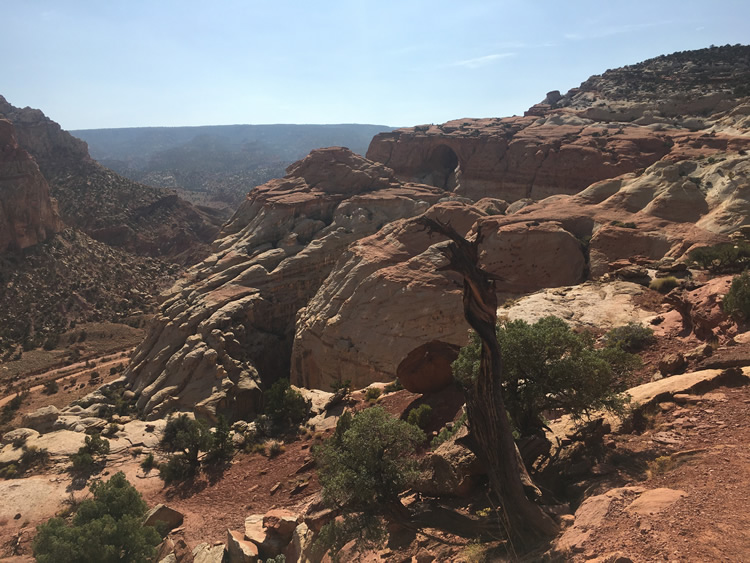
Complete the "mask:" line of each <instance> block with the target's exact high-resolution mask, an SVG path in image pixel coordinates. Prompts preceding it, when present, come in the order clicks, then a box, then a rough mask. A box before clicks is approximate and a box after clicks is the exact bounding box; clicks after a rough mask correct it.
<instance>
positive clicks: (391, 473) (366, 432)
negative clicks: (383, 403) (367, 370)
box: [314, 407, 425, 551]
mask: <svg viewBox="0 0 750 563" xmlns="http://www.w3.org/2000/svg"><path fill="white" fill-rule="evenodd" d="M424 439H425V436H424V433H423V432H422V431H421V430H420V429H419V428H417V427H416V426H414V425H412V424H408V423H407V422H404V421H403V420H398V419H396V418H394V417H393V416H391V415H390V414H388V413H387V412H386V411H384V410H383V409H382V408H380V407H372V408H368V409H365V410H363V411H360V412H358V413H357V414H356V415H352V414H351V413H350V412H348V411H346V412H344V414H343V415H342V416H341V417H340V418H339V421H338V424H337V425H336V431H335V432H334V434H333V436H331V438H329V439H328V440H327V441H326V442H325V443H324V444H323V445H321V446H320V447H318V448H316V449H315V451H314V454H315V459H316V461H317V464H318V475H319V478H320V483H321V485H322V487H323V498H324V499H325V500H326V501H327V502H328V503H329V504H331V505H333V506H336V507H338V508H340V509H341V510H342V514H343V515H344V518H343V521H341V522H337V523H332V524H329V525H327V527H326V528H325V531H324V532H321V535H322V539H321V543H323V544H324V545H326V547H328V548H330V549H332V550H333V551H336V550H337V549H338V548H339V547H340V546H342V545H343V544H344V543H346V541H349V540H350V539H354V538H356V539H358V541H360V542H365V543H369V542H375V541H379V539H381V538H382V537H383V535H382V527H381V526H380V519H379V516H380V514H382V513H383V511H387V510H389V508H392V507H393V506H394V505H398V504H400V502H399V499H398V495H399V494H400V493H401V492H402V491H403V490H404V489H405V488H406V487H407V486H409V485H410V484H411V483H412V482H413V481H414V479H416V477H417V475H418V470H417V462H416V460H415V458H414V453H415V451H416V448H417V446H418V445H419V444H421V443H423V442H424Z"/></svg>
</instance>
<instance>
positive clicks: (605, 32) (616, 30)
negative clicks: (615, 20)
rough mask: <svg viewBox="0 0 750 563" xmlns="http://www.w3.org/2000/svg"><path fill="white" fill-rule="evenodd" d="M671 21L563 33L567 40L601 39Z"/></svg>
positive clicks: (670, 22)
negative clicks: (587, 31) (586, 31)
mask: <svg viewBox="0 0 750 563" xmlns="http://www.w3.org/2000/svg"><path fill="white" fill-rule="evenodd" d="M673 23H674V22H672V21H662V22H646V23H635V24H627V25H618V26H612V27H605V28H603V29H601V30H599V31H594V32H593V33H587V34H581V33H566V34H565V35H563V37H564V38H565V39H567V40H568V41H582V40H584V39H601V38H603V37H611V36H613V35H622V34H623V33H631V32H633V31H639V30H641V29H648V28H651V27H662V26H666V25H672V24H673Z"/></svg>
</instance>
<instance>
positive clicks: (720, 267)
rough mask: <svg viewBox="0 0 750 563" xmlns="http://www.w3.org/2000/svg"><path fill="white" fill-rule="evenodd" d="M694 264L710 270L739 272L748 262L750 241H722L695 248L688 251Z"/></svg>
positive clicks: (749, 262) (749, 260) (749, 259)
mask: <svg viewBox="0 0 750 563" xmlns="http://www.w3.org/2000/svg"><path fill="white" fill-rule="evenodd" d="M688 260H689V261H690V262H691V263H692V264H693V265H695V266H697V267H699V268H702V269H704V270H709V271H711V272H715V273H719V272H739V271H741V270H742V269H744V268H745V267H747V266H748V265H749V264H750V243H747V242H738V243H732V242H724V243H721V244H715V245H713V246H704V247H702V248H696V249H695V250H692V251H690V253H688Z"/></svg>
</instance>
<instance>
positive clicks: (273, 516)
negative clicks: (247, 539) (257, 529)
mask: <svg viewBox="0 0 750 563" xmlns="http://www.w3.org/2000/svg"><path fill="white" fill-rule="evenodd" d="M298 519H299V518H298V516H297V515H296V514H294V513H293V512H290V511H288V510H284V509H280V508H277V509H274V510H269V511H268V512H266V514H265V515H264V516H263V527H264V528H265V529H266V532H267V533H269V534H273V535H275V536H277V537H279V538H280V539H281V540H282V541H286V542H288V541H290V540H291V539H292V533H293V532H294V530H295V528H296V527H297V520H298Z"/></svg>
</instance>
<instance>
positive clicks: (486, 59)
mask: <svg viewBox="0 0 750 563" xmlns="http://www.w3.org/2000/svg"><path fill="white" fill-rule="evenodd" d="M515 55H516V54H515V53H494V54H492V55H485V56H483V57H477V58H475V59H466V60H465V61H457V62H455V63H453V64H451V65H450V66H462V67H464V68H469V69H476V68H482V67H485V66H487V65H490V64H492V63H494V62H497V61H499V60H501V59H507V58H508V57H514V56H515Z"/></svg>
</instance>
